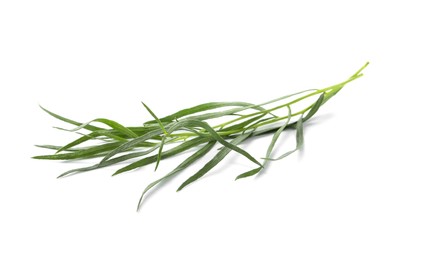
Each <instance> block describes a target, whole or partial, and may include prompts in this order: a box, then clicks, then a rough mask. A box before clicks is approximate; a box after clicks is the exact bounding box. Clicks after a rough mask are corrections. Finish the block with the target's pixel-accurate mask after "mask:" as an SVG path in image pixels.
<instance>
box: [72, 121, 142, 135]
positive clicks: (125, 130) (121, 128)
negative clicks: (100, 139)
mask: <svg viewBox="0 0 425 260" xmlns="http://www.w3.org/2000/svg"><path fill="white" fill-rule="evenodd" d="M93 122H99V123H102V124H105V125H107V126H109V127H111V128H112V129H114V130H117V131H119V132H121V133H123V134H125V135H126V136H128V137H131V138H135V137H138V135H137V134H135V133H134V132H133V131H131V130H130V129H128V128H127V127H125V126H123V125H121V124H120V123H118V122H115V121H113V120H110V119H106V118H96V119H93V120H91V121H89V122H87V123H84V124H82V125H80V126H78V127H77V128H74V129H70V130H69V131H70V132H75V131H78V130H80V129H82V128H85V127H86V126H88V125H89V124H91V123H93Z"/></svg>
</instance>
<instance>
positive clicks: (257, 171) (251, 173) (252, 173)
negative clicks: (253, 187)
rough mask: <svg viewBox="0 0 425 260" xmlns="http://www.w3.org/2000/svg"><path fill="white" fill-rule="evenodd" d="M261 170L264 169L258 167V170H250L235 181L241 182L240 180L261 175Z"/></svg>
mask: <svg viewBox="0 0 425 260" xmlns="http://www.w3.org/2000/svg"><path fill="white" fill-rule="evenodd" d="M261 169H263V168H261V167H258V168H255V169H252V170H249V171H247V172H244V173H242V174H239V175H238V176H236V178H235V181H236V180H239V179H242V178H246V177H250V176H253V175H255V174H257V173H259V172H260V171H261Z"/></svg>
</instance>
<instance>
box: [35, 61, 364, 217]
mask: <svg viewBox="0 0 425 260" xmlns="http://www.w3.org/2000/svg"><path fill="white" fill-rule="evenodd" d="M367 65H368V63H366V64H365V65H364V66H363V67H362V68H361V69H359V70H358V71H357V72H356V73H355V74H354V75H353V76H351V77H350V78H348V79H347V80H346V81H344V82H342V83H339V84H336V85H333V86H330V87H327V88H323V89H310V90H305V91H302V92H298V93H295V94H291V95H286V96H283V97H280V98H277V99H274V100H271V101H268V102H265V103H262V104H259V105H254V104H251V103H246V102H210V103H204V104H200V105H198V106H194V107H190V108H186V109H183V110H180V111H177V112H175V113H172V114H170V115H168V116H165V117H161V118H159V117H157V116H156V115H155V113H154V112H153V111H152V110H151V109H150V108H149V107H148V106H147V105H146V104H144V103H142V104H143V106H144V107H145V108H146V110H147V111H148V112H149V114H150V115H151V116H152V117H153V118H154V120H150V121H147V122H146V123H144V124H143V125H142V126H138V127H125V126H123V125H121V124H120V123H118V122H115V121H113V120H110V119H105V118H98V119H94V120H92V121H90V122H87V123H79V122H77V121H74V120H71V119H68V118H65V117H62V116H59V115H57V114H55V113H52V112H50V111H48V110H47V109H45V108H43V107H41V108H42V109H43V110H44V111H45V112H47V113H48V114H50V115H51V116H53V117H55V118H57V119H59V120H60V121H63V122H65V123H68V124H71V125H74V126H76V128H73V129H71V130H66V131H72V132H75V133H78V134H80V135H82V136H80V137H79V138H76V139H75V140H73V141H71V142H69V143H68V144H65V145H64V146H55V145H38V147H40V148H45V149H49V150H54V151H56V153H54V154H49V155H40V156H35V157H33V158H35V159H44V160H83V159H89V158H98V157H101V158H102V159H101V160H100V161H99V163H97V164H95V165H92V166H89V167H83V168H77V169H72V170H69V171H67V172H65V173H63V174H61V175H59V176H58V178H62V177H66V176H70V175H73V174H76V173H81V172H87V171H91V170H96V169H99V168H104V167H108V166H111V165H116V164H118V163H125V162H126V161H129V160H131V161H130V162H129V163H127V165H125V166H123V167H121V168H120V169H118V170H117V171H116V172H115V173H114V174H113V175H118V174H121V173H124V172H127V171H131V170H135V169H139V168H141V167H143V166H146V165H149V164H153V163H155V170H156V169H157V168H158V166H159V163H160V161H162V160H164V159H166V158H169V157H172V156H175V155H177V154H180V153H182V152H184V151H188V150H194V151H195V152H194V153H193V154H192V155H190V156H189V157H188V158H186V159H185V160H184V161H183V162H182V163H181V164H179V165H178V166H177V167H176V168H175V169H174V170H172V171H171V172H170V173H168V174H167V175H164V176H163V177H161V178H159V179H157V180H156V181H154V182H152V183H151V184H149V185H148V186H147V187H146V188H145V189H144V191H143V193H142V196H141V197H140V200H139V203H138V206H137V209H139V208H140V206H141V204H142V202H143V198H144V197H145V195H146V193H147V192H149V191H150V190H151V189H152V188H153V187H155V186H156V185H158V184H160V183H161V182H164V181H166V180H168V179H170V178H171V177H173V176H175V175H176V174H178V173H180V172H181V171H183V170H185V169H186V168H188V167H189V166H191V165H193V164H194V163H195V162H196V161H197V160H198V159H200V158H202V157H203V156H205V155H207V154H208V153H209V152H210V151H211V149H212V148H213V147H214V146H215V145H216V144H221V147H220V148H219V149H218V151H217V152H216V154H215V155H214V156H213V157H212V158H211V159H210V160H209V161H208V162H207V163H206V164H205V165H204V166H203V167H201V168H200V169H199V170H198V171H197V172H196V173H195V174H194V175H192V176H191V177H189V178H188V179H187V180H186V181H184V182H183V183H182V184H181V185H180V187H179V188H178V189H177V191H180V190H182V189H183V188H185V187H186V186H187V185H189V184H191V183H193V182H194V181H196V180H198V179H200V178H201V177H203V176H204V175H205V174H207V173H208V172H209V171H210V170H211V169H213V168H214V167H215V166H216V165H217V164H218V163H220V162H221V161H222V160H223V159H224V158H225V157H226V156H227V155H228V154H229V153H230V152H232V151H233V152H236V153H239V154H240V155H242V156H244V157H245V158H247V159H248V160H249V161H251V162H252V163H254V164H255V165H256V167H255V168H254V169H252V170H249V171H247V172H244V173H242V174H239V175H237V177H236V180H237V179H242V178H246V177H250V176H254V175H256V174H258V173H260V172H261V171H262V170H263V169H264V168H265V167H266V165H267V164H268V163H269V162H271V161H275V160H280V159H283V158H285V157H287V156H288V155H290V154H292V153H294V152H295V151H297V150H300V149H301V148H302V147H303V143H304V136H303V129H304V123H305V122H306V121H307V120H309V119H310V118H311V117H313V115H314V114H315V113H316V112H317V111H318V110H319V108H320V107H321V106H322V105H323V104H325V103H326V102H327V101H328V100H329V99H330V98H332V97H333V96H334V95H335V94H337V93H338V92H339V91H340V90H341V89H342V88H343V87H344V86H345V85H346V84H347V83H349V82H351V81H353V80H355V79H357V78H359V77H361V76H362V75H363V74H361V72H362V70H363V69H364V68H365V67H366V66H367ZM300 105H302V106H304V108H299V107H300ZM224 108H225V109H224ZM282 110H284V111H285V113H284V114H281V113H283V112H282ZM212 119H215V120H220V119H221V120H222V121H221V123H219V124H217V125H212V124H211V122H210V121H211V120H212ZM94 123H101V124H103V125H105V126H106V127H109V128H103V127H99V126H94V125H93V124H94ZM291 128H292V129H295V130H296V135H295V136H296V147H295V148H294V149H292V150H290V151H288V152H285V153H284V154H282V155H280V156H277V157H274V156H273V150H274V148H275V145H276V142H277V140H278V139H279V137H280V136H281V135H282V133H284V132H285V130H287V129H291ZM59 129H61V130H65V129H62V128H59ZM80 130H82V131H88V133H79V132H77V131H80ZM270 133H273V136H272V138H271V141H270V144H269V146H268V148H267V151H266V152H265V156H264V158H262V159H263V163H260V162H259V161H257V159H255V158H254V157H253V156H252V155H251V154H250V153H249V152H247V151H246V150H244V149H242V148H241V147H240V144H241V143H242V142H244V141H246V140H249V139H250V138H251V137H253V136H257V135H264V134H270ZM95 141H96V143H94V144H92V145H90V146H82V144H85V143H92V142H95ZM99 142H100V143H99Z"/></svg>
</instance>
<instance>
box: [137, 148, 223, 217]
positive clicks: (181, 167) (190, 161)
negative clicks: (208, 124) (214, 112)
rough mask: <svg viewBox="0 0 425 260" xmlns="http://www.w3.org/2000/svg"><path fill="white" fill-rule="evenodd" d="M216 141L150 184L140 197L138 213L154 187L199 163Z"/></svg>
mask: <svg viewBox="0 0 425 260" xmlns="http://www.w3.org/2000/svg"><path fill="white" fill-rule="evenodd" d="M215 143H216V141H210V142H209V143H207V144H206V145H205V146H204V147H202V148H201V149H199V150H198V151H196V152H195V153H194V154H192V155H191V156H189V157H188V158H187V159H186V160H184V161H183V162H182V163H181V164H179V165H178V166H177V167H176V168H174V170H172V171H171V172H170V173H168V174H167V175H165V176H164V177H162V178H160V179H158V180H156V181H154V182H152V183H151V184H149V185H148V186H147V187H146V188H145V190H144V191H143V193H142V196H140V199H139V203H138V204H137V211H139V210H140V207H141V205H142V201H143V197H144V196H145V194H146V193H147V192H148V191H149V190H150V189H152V188H153V187H155V186H156V185H157V184H158V183H160V182H162V181H165V180H167V179H170V178H171V177H173V176H174V175H176V174H177V173H179V172H181V171H182V170H184V169H186V168H187V167H189V166H190V165H191V164H193V163H194V162H195V161H197V160H198V159H199V158H201V157H203V156H204V155H205V154H207V153H208V152H209V151H210V150H211V148H213V147H214V145H215Z"/></svg>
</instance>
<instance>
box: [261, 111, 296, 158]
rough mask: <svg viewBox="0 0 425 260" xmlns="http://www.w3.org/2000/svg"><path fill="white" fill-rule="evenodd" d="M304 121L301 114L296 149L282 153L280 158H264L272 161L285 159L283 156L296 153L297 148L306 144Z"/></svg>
mask: <svg viewBox="0 0 425 260" xmlns="http://www.w3.org/2000/svg"><path fill="white" fill-rule="evenodd" d="M303 121H304V120H302V116H301V117H300V119H298V121H297V126H296V129H297V133H296V141H297V144H296V147H295V149H293V150H291V151H289V152H286V153H284V154H282V155H281V156H279V157H278V158H276V159H273V158H263V159H264V160H270V161H277V160H281V159H283V158H285V157H287V156H288V155H290V154H292V153H294V152H295V151H297V150H300V149H301V148H302V146H303V145H304V131H303Z"/></svg>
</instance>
